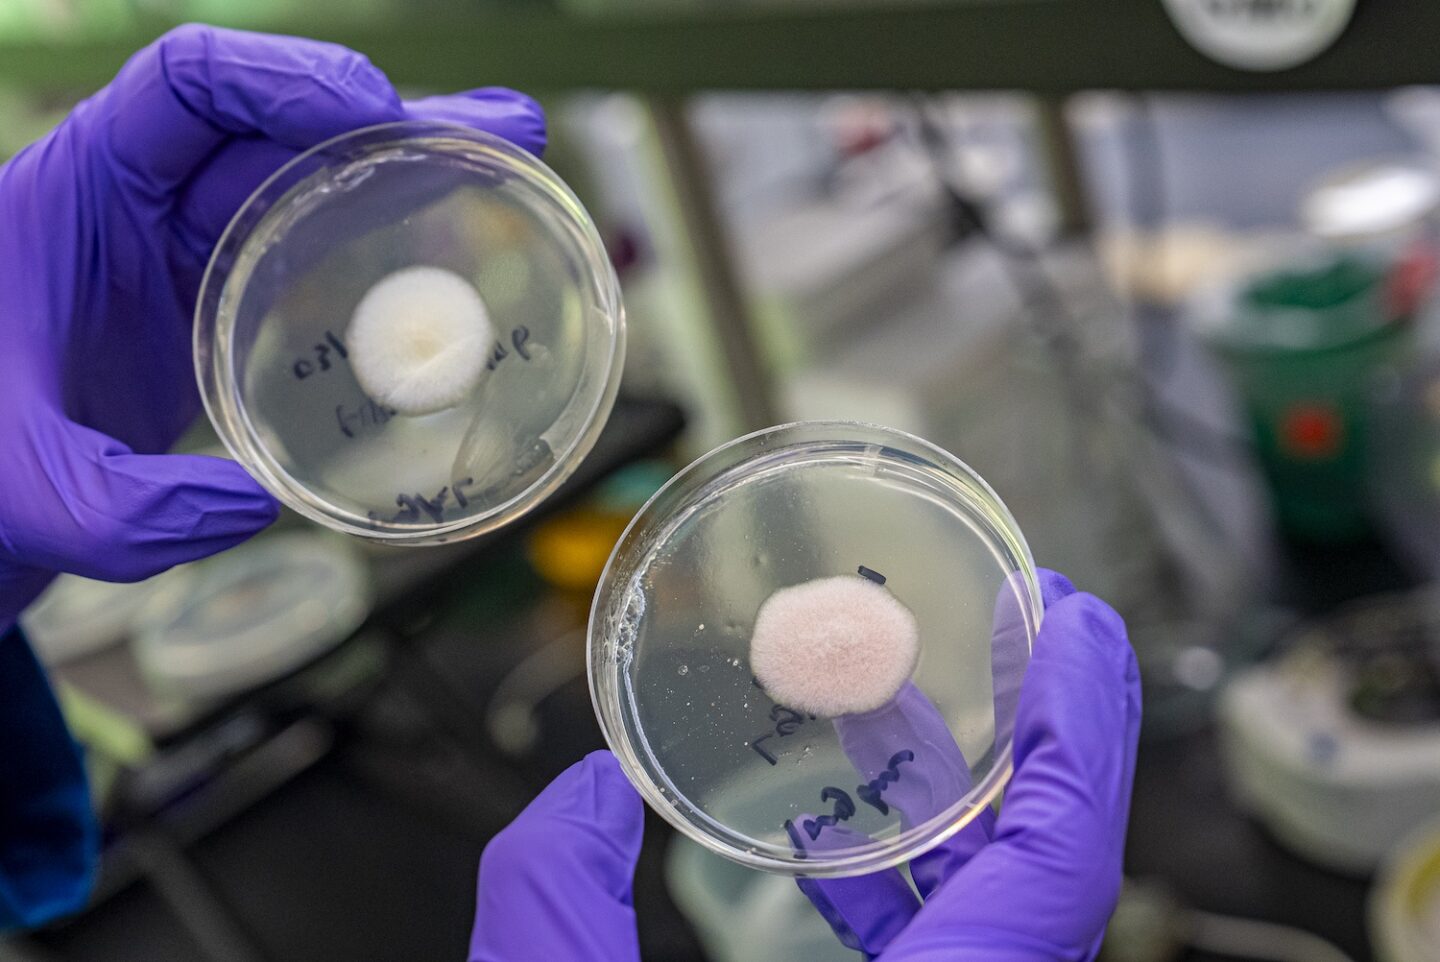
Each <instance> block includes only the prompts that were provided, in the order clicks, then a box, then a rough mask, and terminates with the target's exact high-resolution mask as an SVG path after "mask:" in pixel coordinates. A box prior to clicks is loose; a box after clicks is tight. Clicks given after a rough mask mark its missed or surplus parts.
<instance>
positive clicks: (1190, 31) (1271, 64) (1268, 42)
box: [1164, 0, 1355, 70]
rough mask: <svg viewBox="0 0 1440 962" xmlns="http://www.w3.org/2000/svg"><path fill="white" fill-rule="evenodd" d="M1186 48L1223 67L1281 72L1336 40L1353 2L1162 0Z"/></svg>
mask: <svg viewBox="0 0 1440 962" xmlns="http://www.w3.org/2000/svg"><path fill="white" fill-rule="evenodd" d="M1164 3H1165V9H1166V10H1167V11H1168V12H1169V14H1170V19H1171V20H1172V21H1174V23H1175V26H1176V27H1177V28H1178V29H1179V31H1180V33H1181V34H1182V35H1184V37H1185V39H1186V40H1188V41H1190V44H1191V46H1193V47H1195V49H1197V50H1199V51H1200V52H1201V53H1203V54H1205V55H1206V56H1208V57H1210V58H1211V59H1212V60H1217V61H1219V62H1220V63H1223V64H1225V65H1226V66H1228V67H1235V68H1238V69H1240V70H1284V69H1285V68H1287V67H1295V66H1298V65H1300V64H1302V63H1304V62H1305V61H1307V60H1309V59H1310V58H1312V57H1314V56H1315V55H1316V54H1318V53H1320V52H1321V51H1322V50H1324V49H1325V48H1326V47H1328V46H1330V45H1331V44H1332V43H1334V42H1335V40H1336V38H1338V37H1339V36H1340V34H1341V33H1343V32H1344V31H1345V26H1346V24H1348V23H1349V22H1350V14H1351V12H1352V11H1354V9H1355V0H1164Z"/></svg>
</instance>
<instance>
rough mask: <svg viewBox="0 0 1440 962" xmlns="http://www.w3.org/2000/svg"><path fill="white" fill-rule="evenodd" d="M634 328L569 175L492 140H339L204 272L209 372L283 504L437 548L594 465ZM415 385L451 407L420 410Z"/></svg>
mask: <svg viewBox="0 0 1440 962" xmlns="http://www.w3.org/2000/svg"><path fill="white" fill-rule="evenodd" d="M402 277H403V278H405V280H398V279H399V278H402ZM417 278H420V279H419V280H417ZM437 278H439V279H438V280H437ZM397 283H398V285H399V286H398V287H396V284H397ZM456 289H458V290H459V292H460V293H459V294H456ZM382 291H385V292H388V293H386V294H385V295H384V296H382V294H381V292H382ZM372 294H373V296H372V297H371V298H369V299H368V300H367V295H372ZM457 297H458V298H459V303H460V307H459V308H456V306H455V305H456V303H457V301H456V298H457ZM477 304H478V307H476V306H475V305H477ZM365 305H370V306H369V307H366V306H365ZM376 305H379V306H376ZM437 305H438V306H437ZM457 310H458V311H459V314H460V315H461V316H460V319H459V320H458V321H457V320H456V319H455V318H454V317H451V314H452V313H454V312H455V311H457ZM442 316H443V317H444V318H446V319H448V320H443V321H442V320H437V317H442ZM362 317H363V318H368V319H369V320H368V321H367V322H366V323H367V324H368V325H369V326H368V327H367V328H365V330H366V331H367V332H368V333H367V334H366V336H360V337H357V336H354V334H355V332H356V331H357V330H360V329H361V328H360V327H356V326H355V325H360V324H361V319H362ZM477 317H478V318H479V319H478V320H477V319H476V318H477ZM462 322H463V323H462ZM457 324H459V325H460V326H459V327H457V326H456V325H457ZM406 325H408V326H406ZM362 326H363V325H362ZM396 331H403V332H406V333H404V334H403V335H397V334H396V333H395V332H396ZM376 332H378V336H377V333H376ZM624 334H625V323H624V312H623V308H622V305H621V301H620V290H619V284H618V282H617V280H616V277H615V273H614V271H613V269H612V268H611V265H610V262H609V260H608V258H607V257H606V254H605V249H604V246H603V244H602V243H601V241H600V238H599V235H598V234H597V232H596V230H595V226H594V224H593V223H592V222H591V220H590V217H589V215H588V214H587V213H586V211H585V209H584V207H582V206H581V204H580V202H579V201H578V200H577V199H576V198H575V195H574V194H573V193H572V192H571V191H570V189H569V188H568V187H567V186H566V185H565V184H564V182H562V181H561V180H560V179H559V178H558V177H557V176H556V175H555V174H554V173H553V172H552V171H551V170H550V169H549V168H548V167H546V166H545V165H544V164H542V163H541V162H540V161H539V160H537V159H536V158H534V157H533V156H531V155H530V154H528V153H526V152H525V151H523V150H521V149H520V148H518V147H516V146H514V145H513V144H511V143H509V142H508V141H505V140H502V139H500V138H498V137H494V136H492V135H490V134H486V133H483V132H480V131H476V130H472V129H470V128H466V127H459V126H453V125H449V124H443V123H432V122H400V123H393V124H383V125H380V126H377V127H370V128H367V129H364V130H359V131H355V132H353V133H349V134H345V135H343V136H340V137H337V138H335V139H333V140H330V141H328V142H326V143H323V144H320V145H319V146H317V147H315V148H313V149H312V150H310V151H308V152H306V153H304V154H301V155H300V156H299V157H297V158H295V159H294V160H292V161H291V162H290V163H288V164H286V165H285V166H284V167H283V168H281V170H279V171H278V172H277V173H276V174H275V175H274V176H272V177H271V178H270V179H269V180H267V181H266V182H265V183H264V184H263V185H261V187H260V188H259V189H258V190H256V191H255V193H254V194H253V195H252V196H251V197H250V198H249V199H248V200H247V201H246V202H245V204H244V205H243V206H242V207H241V209H240V211H239V212H238V213H237V214H236V216H235V218H234V220H233V221H232V222H231V223H230V225H229V227H228V228H227V229H226V231H225V233H224V235H223V236H222V237H221V239H220V243H219V245H218V246H217V247H216V250H215V254H214V256H213V257H212V259H211V262H210V264H209V267H208V268H207V270H206V273H205V278H204V281H203V283H202V285H201V291H200V298H199V302H198V305H197V308H196V323H195V366H196V374H197V377H198V379H199V383H200V393H201V396H202V398H203V400H204V402H205V409H206V411H207V413H208V414H209V416H210V420H211V421H212V422H213V424H214V426H215V430H216V432H217V433H218V434H219V436H220V438H221V439H222V440H223V441H224V443H225V445H226V447H227V448H228V449H229V450H230V451H231V453H232V454H233V455H234V456H235V457H236V459H237V460H239V461H240V462H241V463H242V464H243V465H244V466H245V467H246V468H247V469H248V470H249V471H250V472H251V473H252V474H253V475H254V476H255V477H256V478H257V479H258V480H259V481H260V482H261V483H262V484H264V485H265V486H266V487H267V488H268V489H269V490H270V491H271V492H272V493H273V494H274V495H275V496H276V497H277V498H279V499H280V500H281V501H282V502H283V503H285V504H286V505H288V506H289V507H291V508H293V509H294V510H295V511H297V512H299V513H300V514H302V515H304V516H305V517H307V518H309V519H311V520H313V521H316V522H318V523H320V524H323V525H325V526H327V527H330V528H332V529H335V530H338V531H342V532H345V533H348V534H351V535H356V536H359V537H362V538H369V539H372V540H376V541H383V542H389V543H397V544H408V545H418V544H438V543H441V542H445V541H454V540H460V539H463V538H468V537H473V536H475V535H478V534H482V533H484V532H486V531H489V530H492V529H494V528H496V527H499V526H501V525H503V524H506V523H507V522H509V521H512V520H514V519H515V518H517V517H519V516H520V515H522V514H524V513H525V512H526V511H528V510H530V509H531V508H533V507H535V506H536V505H537V504H538V503H539V502H540V501H541V500H543V499H544V498H545V497H546V495H548V494H549V493H550V492H552V491H553V490H554V489H555V488H556V487H557V486H558V485H559V484H560V483H561V482H562V481H563V480H564V479H565V478H566V477H567V476H568V475H569V474H570V473H571V472H572V471H573V470H574V469H575V467H576V466H577V465H578V464H579V462H580V460H581V459H582V458H583V457H584V456H585V455H586V454H587V453H588V452H589V450H590V448H591V446H592V445H593V444H594V441H595V438H596V436H597V435H598V434H599V432H600V429H601V427H602V426H603V424H604V421H605V419H606V417H607V416H608V415H609V412H610V409H611V407H612V405H613V403H614V399H615V393H616V389H617V388H618V386H619V380H620V373H621V368H622V366H623V364H622V362H623V358H624V340H625V338H624ZM397 337H400V338H401V339H400V341H397V340H396V338H397ZM397 345H398V346H397ZM416 351H421V352H423V356H424V358H429V359H431V360H434V359H437V358H438V359H440V361H441V367H440V368H435V367H425V366H424V365H423V364H422V365H421V366H419V367H415V366H414V365H415V364H417V363H419V362H418V361H417V360H416V357H418V356H419V355H416V356H414V357H412V356H411V355H412V354H413V352H416ZM407 352H409V353H407ZM407 359H408V360H407ZM422 360H423V358H422ZM405 364H409V365H410V367H405V366H404V365H405ZM396 365H401V367H399V368H397V367H396ZM457 365H458V366H457ZM396 370H400V371H401V372H402V373H404V377H403V378H402V379H401V382H403V383H401V382H396V381H395V378H397V377H400V375H397V374H395V371H396ZM437 370H438V371H439V372H440V373H439V374H437V373H436V371H437ZM357 372H358V373H359V376H357ZM367 372H368V373H367ZM407 372H408V373H407ZM387 379H388V380H387ZM362 381H363V382H364V384H365V385H366V386H363V387H362ZM397 383H400V384H401V386H402V387H405V386H406V385H408V387H406V390H410V389H415V388H418V389H419V390H420V391H421V393H424V394H426V395H427V397H428V402H434V403H428V402H427V403H417V402H415V399H414V398H410V400H409V402H408V404H409V406H407V402H405V401H404V399H403V397H402V394H403V392H402V393H396V392H397V390H398V389H397V387H396V384H397ZM442 383H443V385H445V387H444V390H439V388H438V387H437V385H441V384H442ZM437 391H439V393H438V394H437V393H436V392H437ZM412 393H413V392H412ZM442 395H443V397H442ZM437 398H439V400H437Z"/></svg>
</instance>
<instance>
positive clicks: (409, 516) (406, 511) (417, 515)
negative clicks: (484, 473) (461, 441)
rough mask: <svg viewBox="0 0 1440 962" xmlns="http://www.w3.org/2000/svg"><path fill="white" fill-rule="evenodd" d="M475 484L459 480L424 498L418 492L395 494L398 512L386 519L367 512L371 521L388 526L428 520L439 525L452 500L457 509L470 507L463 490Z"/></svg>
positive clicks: (469, 480)
mask: <svg viewBox="0 0 1440 962" xmlns="http://www.w3.org/2000/svg"><path fill="white" fill-rule="evenodd" d="M474 484H475V479H474V478H460V479H459V480H457V481H454V482H452V483H450V484H448V485H446V486H445V487H443V488H441V489H440V490H439V491H437V492H435V494H434V495H432V496H428V497H427V496H426V495H424V494H422V493H420V492H418V491H416V492H415V493H413V494H397V495H396V496H395V504H396V505H397V506H398V507H399V508H400V510H399V511H398V512H396V513H395V514H393V515H391V516H390V517H388V518H383V519H382V518H381V516H380V515H379V513H378V512H375V511H371V512H369V517H370V520H371V521H381V520H384V521H386V522H388V523H390V524H417V523H419V522H420V521H421V520H423V519H425V518H428V519H429V520H430V521H431V522H433V523H435V524H439V523H440V522H441V521H443V520H445V511H446V508H447V505H448V504H449V502H450V501H451V499H454V502H455V504H456V506H457V507H460V508H462V509H463V508H467V507H469V506H470V499H469V498H468V497H466V494H465V489H466V488H469V487H472V486H473V485H474Z"/></svg>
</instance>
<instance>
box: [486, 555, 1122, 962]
mask: <svg viewBox="0 0 1440 962" xmlns="http://www.w3.org/2000/svg"><path fill="white" fill-rule="evenodd" d="M1040 582H1041V589H1042V592H1043V595H1044V599H1045V603H1046V613H1045V620H1044V622H1043V623H1042V625H1041V629H1040V634H1039V637H1038V638H1037V639H1036V642H1035V649H1034V653H1033V656H1032V657H1031V659H1030V663H1029V666H1028V669H1027V670H1026V673H1025V677H1024V683H1023V685H1022V686H1021V688H1020V695H1019V700H1018V706H1017V709H1016V717H1015V728H1014V731H1015V741H1014V756H1015V776H1014V778H1013V780H1012V781H1011V783H1010V787H1009V789H1008V791H1007V792H1006V796H1005V803H1004V806H1003V808H1002V810H1001V813H1000V815H999V817H998V818H991V817H990V815H989V814H988V813H982V815H981V816H980V817H979V818H976V819H975V820H973V821H972V822H970V823H969V824H968V825H967V826H966V827H965V828H964V829H962V830H961V831H960V832H959V833H958V834H957V835H955V836H954V837H952V838H951V839H950V840H949V841H947V842H946V843H944V844H942V845H941V846H939V847H938V848H936V849H934V850H933V851H931V852H929V853H926V854H925V855H923V856H921V857H919V858H917V859H915V860H914V861H913V862H912V863H911V866H910V868H911V874H912V877H913V878H914V880H915V885H916V888H917V889H918V890H919V892H920V895H921V897H922V898H923V899H924V902H923V905H922V903H921V902H920V901H919V900H918V899H916V898H915V896H914V895H913V894H912V893H911V892H910V890H909V887H908V885H906V884H905V883H904V880H903V877H902V876H901V875H900V874H899V872H898V871H896V870H893V869H892V870H889V871H887V872H879V873H876V874H873V875H867V876H862V877H859V878H849V879H806V880H803V882H802V886H801V887H802V889H804V890H805V891H806V893H807V894H808V895H810V896H811V898H812V900H814V901H815V902H816V905H817V908H819V909H820V911H821V913H822V914H823V915H824V916H825V917H826V919H827V920H828V921H830V922H831V924H832V925H833V926H835V928H836V929H837V933H838V934H839V935H840V936H841V938H842V940H843V941H845V942H846V943H847V944H856V945H859V946H861V947H863V949H864V950H865V951H866V952H867V953H869V954H872V955H874V956H876V957H878V958H879V959H880V960H881V962H929V960H932V959H933V960H936V962H939V960H945V962H971V960H974V962H981V960H983V962H1057V960H1062V962H1082V960H1090V959H1093V958H1094V956H1095V953H1096V951H1097V950H1098V948H1099V944H1100V939H1101V936H1102V934H1103V932H1104V928H1105V923H1106V921H1107V920H1108V919H1109V917H1110V912H1111V911H1112V910H1113V908H1114V906H1115V901H1116V899H1117V898H1118V895H1119V888H1120V877H1121V859H1122V855H1123V850H1124V841H1125V823H1126V819H1127V817H1128V814H1129V807H1130V786H1131V782H1132V779H1133V776H1134V768H1135V752H1136V743H1137V739H1138V735H1139V725H1140V687H1139V675H1138V672H1137V670H1136V666H1135V659H1134V653H1133V652H1132V651H1131V649H1130V644H1129V642H1128V641H1127V640H1126V637H1125V626H1124V624H1123V623H1122V622H1121V620H1120V618H1119V616H1118V615H1116V614H1115V612H1114V611H1112V610H1111V609H1110V608H1109V607H1108V606H1107V605H1105V604H1104V602H1102V601H1100V600H1099V599H1097V598H1095V597H1094V596H1092V595H1087V594H1078V593H1076V592H1075V589H1074V588H1073V587H1072V586H1071V585H1070V583H1069V582H1068V581H1066V580H1065V579H1064V578H1063V577H1062V576H1060V575H1057V574H1055V573H1053V572H1049V571H1042V572H1041V578H1040ZM1006 605H1007V601H1006V598H1005V595H1004V594H1003V593H1002V596H1001V600H1000V602H999V604H998V605H997V613H996V623H995V631H996V635H995V639H996V642H995V643H996V645H997V650H996V662H995V667H994V671H995V673H996V677H995V679H994V681H995V685H996V692H997V701H1001V700H1002V699H1001V696H1002V695H1003V693H1004V692H1005V691H1008V690H1010V689H1011V687H1012V683H1013V680H1014V677H1013V676H1015V675H1016V674H1017V673H1018V669H1017V666H1016V662H1015V660H1014V659H1010V658H1007V657H1005V656H1006V655H1007V654H1010V653H1011V652H1010V646H1011V645H1012V644H1013V642H1014V640H1015V635H1014V633H1013V632H1012V631H1011V627H1012V626H1011V625H1010V620H1011V619H1010V618H1008V617H1007V615H1006ZM1000 709H1001V710H1002V711H1003V710H1004V706H1003V705H1001V706H1000ZM997 721H1003V720H1000V719H997ZM837 728H838V729H839V734H840V737H841V743H842V745H843V746H844V748H845V750H846V753H847V755H848V756H849V757H850V759H851V761H852V762H854V763H855V765H856V769H857V771H859V772H860V773H862V774H866V773H869V774H868V775H867V777H871V776H873V774H874V772H875V770H876V769H877V768H879V767H883V765H884V764H885V761H886V760H882V759H881V758H880V753H882V752H884V751H885V750H888V748H889V747H890V745H892V744H893V743H894V741H895V740H896V738H897V737H898V736H899V735H900V734H903V735H904V740H905V741H906V742H907V744H920V745H924V746H925V748H924V749H917V750H916V755H917V760H919V759H920V758H921V756H922V755H923V756H925V758H924V760H925V764H924V765H920V766H914V767H910V766H908V765H907V766H906V768H905V775H904V776H903V777H902V778H901V779H899V780H897V781H895V782H894V783H892V784H891V785H890V786H889V788H888V790H887V792H886V795H885V801H886V802H887V803H889V804H893V805H894V806H895V807H896V808H897V809H898V810H899V811H900V812H901V815H902V820H903V821H904V822H905V823H907V824H914V823H915V822H918V821H923V820H925V819H926V818H928V817H929V815H930V814H933V812H931V811H930V810H929V808H928V806H931V805H934V804H943V803H944V802H946V801H948V800H949V799H953V798H954V797H955V792H956V790H957V789H959V788H961V787H962V786H963V785H965V784H967V783H968V779H969V771H968V766H966V765H965V760H964V757H963V756H962V755H961V754H960V752H959V749H958V748H956V747H955V746H954V744H953V741H951V740H950V738H949V732H948V729H947V728H946V726H945V724H944V720H943V718H942V717H941V716H940V715H939V713H938V712H936V710H935V709H934V707H933V706H932V705H930V703H929V701H928V700H927V699H926V698H925V697H924V695H923V694H921V693H920V692H919V690H918V689H917V688H915V687H914V686H913V685H908V686H906V688H905V689H903V690H902V691H901V693H900V694H899V695H898V696H897V697H896V699H895V701H894V702H892V704H891V705H889V706H887V707H885V708H882V709H880V710H879V711H878V712H872V713H870V714H868V715H865V716H856V717H853V718H845V719H840V720H837ZM1002 730H1003V729H1002ZM641 823H642V811H641V802H640V799H639V797H638V796H637V795H636V793H635V791H634V789H633V788H631V787H630V785H629V783H628V782H627V781H626V780H625V777H624V775H623V773H622V772H621V771H620V768H619V765H618V763H617V762H616V761H615V760H614V758H612V757H610V756H609V754H608V753H605V752H597V753H595V754H593V755H591V756H590V757H589V758H587V759H586V760H585V761H583V762H581V763H580V764H579V765H576V766H575V767H573V768H571V769H570V770H569V771H567V772H565V773H564V774H563V775H561V776H560V778H558V779H556V781H555V782H554V783H552V784H551V786H550V787H549V788H548V789H546V791H545V792H544V793H543V794H541V796H540V797H539V798H538V799H536V801H535V802H533V803H532V804H531V805H530V807H529V808H527V809H526V810H525V812H524V813H522V814H521V815H520V817H519V818H517V819H516V820H515V822H514V823H513V824H512V825H511V826H510V827H509V828H507V829H506V830H505V831H504V832H502V833H501V834H500V835H498V836H497V837H496V838H495V839H494V841H492V842H491V843H490V845H489V847H487V848H486V851H485V857H484V858H483V859H482V861H481V866H480V886H479V887H480V894H479V908H478V911H477V913H476V920H475V932H474V935H473V937H472V940H471V948H470V959H471V962H510V960H519V959H531V958H544V959H546V960H547V962H580V960H586V962H589V960H601V962H609V960H619V959H625V960H629V959H635V958H637V957H638V955H639V948H638V943H637V939H636V935H635V915H634V909H633V907H632V904H631V898H630V884H631V876H632V873H633V871H634V867H635V861H636V859H637V857H638V855H639V850H640V829H641ZM836 831H837V833H843V832H845V831H848V830H847V829H846V828H845V826H843V825H841V826H836ZM855 841H856V839H855V838H854V837H841V836H840V835H837V836H836V837H834V838H827V835H826V833H822V834H821V835H820V837H819V838H818V839H816V840H815V842H814V845H815V846H817V847H818V846H820V845H826V844H837V845H853V844H854V843H855ZM807 844H809V843H807Z"/></svg>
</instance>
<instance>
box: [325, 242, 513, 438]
mask: <svg viewBox="0 0 1440 962" xmlns="http://www.w3.org/2000/svg"><path fill="white" fill-rule="evenodd" d="M494 339H495V335H494V331H493V329H492V326H491V323H490V314H489V311H487V310H486V309H485V302H484V301H482V300H481V299H480V295H479V294H478V293H477V292H476V290H475V288H474V287H472V286H471V285H470V283H469V282H468V281H466V280H465V278H463V277H461V276H460V275H459V274H455V273H453V272H451V271H447V270H444V269H443V268H439V267H407V268H404V269H403V270H398V271H396V272H395V273H393V274H390V275H389V276H387V277H384V278H382V279H381V280H380V281H379V282H378V283H376V284H375V286H374V287H372V288H370V290H368V291H366V292H365V296H364V297H362V298H361V299H360V304H359V305H358V306H357V307H356V308H355V315H354V316H353V317H352V318H351V319H350V327H349V328H348V329H347V330H346V332H345V347H346V349H347V350H348V351H349V353H350V367H351V369H352V370H353V371H354V372H355V378H356V380H358V381H359V382H360V386H361V387H362V388H363V389H364V390H365V393H366V394H367V395H369V396H370V397H371V399H373V400H375V401H377V402H379V403H380V404H383V405H386V406H387V407H390V408H393V409H394V410H396V411H398V412H399V413H400V414H405V415H419V414H431V413H433V412H435V411H443V410H445V409H446V408H451V407H454V406H456V405H457V404H459V403H460V402H461V401H463V400H464V399H465V398H466V397H468V396H469V395H470V392H472V391H473V390H475V385H476V384H478V383H479V382H480V377H481V375H482V374H484V373H485V361H486V358H487V357H488V355H489V348H490V344H491V343H492V342H493V341H494Z"/></svg>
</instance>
